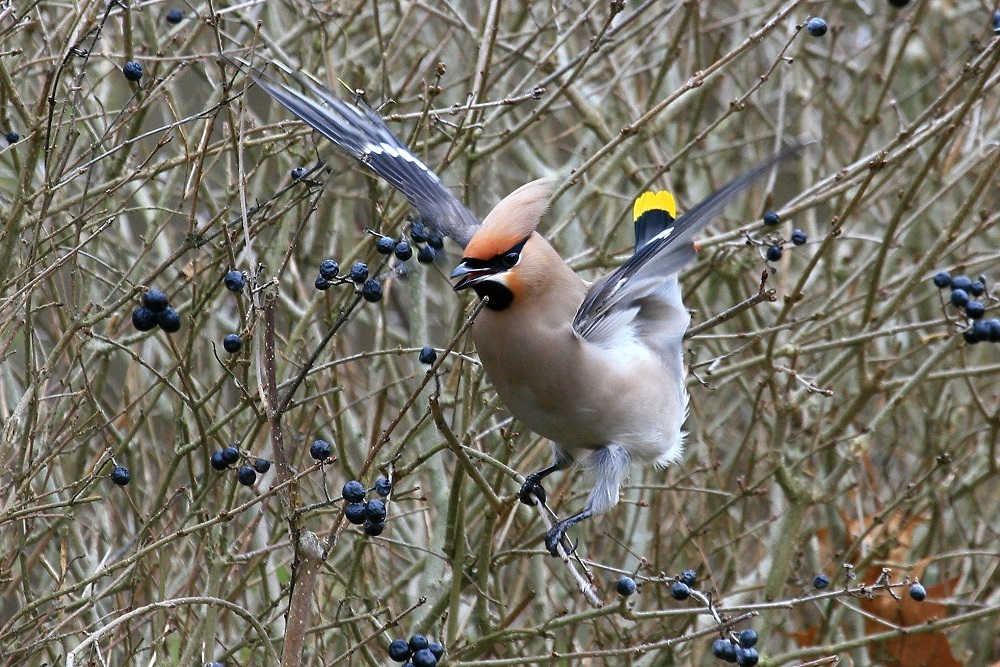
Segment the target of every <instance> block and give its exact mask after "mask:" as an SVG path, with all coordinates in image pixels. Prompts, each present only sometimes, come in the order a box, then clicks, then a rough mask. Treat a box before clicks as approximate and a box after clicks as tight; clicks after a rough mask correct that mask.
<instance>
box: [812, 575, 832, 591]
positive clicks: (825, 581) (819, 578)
mask: <svg viewBox="0 0 1000 667" xmlns="http://www.w3.org/2000/svg"><path fill="white" fill-rule="evenodd" d="M829 585H830V577H828V576H826V575H825V574H817V575H816V576H815V577H813V588H818V589H820V590H822V589H824V588H826V587H827V586H829Z"/></svg>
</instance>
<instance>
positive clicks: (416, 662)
mask: <svg viewBox="0 0 1000 667" xmlns="http://www.w3.org/2000/svg"><path fill="white" fill-rule="evenodd" d="M410 661H411V662H412V663H413V667H434V665H436V664H437V662H438V659H437V658H435V657H434V654H433V653H431V652H430V651H429V650H427V649H426V648H422V649H420V650H419V651H414V652H413V657H412V658H411V659H410Z"/></svg>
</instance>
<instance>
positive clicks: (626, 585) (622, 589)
mask: <svg viewBox="0 0 1000 667" xmlns="http://www.w3.org/2000/svg"><path fill="white" fill-rule="evenodd" d="M617 589H618V595H626V596H627V595H632V593H635V579H633V578H632V577H622V578H621V579H619V580H618V586H617Z"/></svg>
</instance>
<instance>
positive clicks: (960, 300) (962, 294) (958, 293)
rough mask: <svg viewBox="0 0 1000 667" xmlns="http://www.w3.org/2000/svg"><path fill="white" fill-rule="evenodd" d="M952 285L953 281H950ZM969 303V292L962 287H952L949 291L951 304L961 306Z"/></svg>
mask: <svg viewBox="0 0 1000 667" xmlns="http://www.w3.org/2000/svg"><path fill="white" fill-rule="evenodd" d="M952 285H954V283H952ZM967 303H969V293H968V292H966V291H965V290H964V289H953V290H952V291H951V305H953V306H956V307H958V308H961V307H962V306H964V305H965V304H967Z"/></svg>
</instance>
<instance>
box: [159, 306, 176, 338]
mask: <svg viewBox="0 0 1000 667" xmlns="http://www.w3.org/2000/svg"><path fill="white" fill-rule="evenodd" d="M156 323H157V324H158V325H159V326H160V328H161V329H163V330H164V331H166V332H167V333H177V332H178V331H180V330H181V316H180V313H178V312H177V311H176V310H174V309H173V308H171V307H170V306H167V307H166V308H164V309H163V310H161V311H160V312H158V313H157V314H156Z"/></svg>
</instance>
